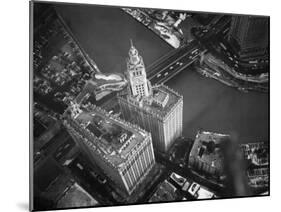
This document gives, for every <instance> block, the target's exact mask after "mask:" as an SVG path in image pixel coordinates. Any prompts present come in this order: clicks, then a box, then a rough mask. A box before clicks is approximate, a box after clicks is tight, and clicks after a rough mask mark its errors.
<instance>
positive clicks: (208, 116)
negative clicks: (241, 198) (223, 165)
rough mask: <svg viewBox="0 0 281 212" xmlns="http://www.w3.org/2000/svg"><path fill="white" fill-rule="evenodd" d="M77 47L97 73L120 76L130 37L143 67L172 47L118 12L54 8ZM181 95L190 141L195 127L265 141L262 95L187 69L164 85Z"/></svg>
mask: <svg viewBox="0 0 281 212" xmlns="http://www.w3.org/2000/svg"><path fill="white" fill-rule="evenodd" d="M56 9H57V11H58V12H59V13H60V14H61V15H62V17H63V18H64V19H65V21H66V23H67V24H68V25H69V27H70V28H71V30H72V32H73V33H74V35H75V36H76V38H77V39H78V40H79V42H80V44H81V45H82V47H83V48H84V49H85V51H86V52H87V53H88V54H89V56H90V57H91V58H93V60H94V61H95V62H96V63H97V65H98V66H99V68H100V70H101V71H102V72H107V73H110V72H122V71H124V70H125V69H126V62H125V58H126V57H127V53H128V49H129V46H130V42H129V39H133V41H134V44H135V46H136V47H137V49H138V50H139V52H140V54H141V55H142V56H143V59H144V62H145V64H146V65H148V64H150V63H152V62H153V61H154V60H156V59H157V58H159V57H160V56H162V55H164V54H166V53H167V52H169V51H170V50H172V47H170V46H169V45H168V44H166V43H165V42H164V41H163V40H162V39H160V38H159V37H158V36H156V35H155V34H154V33H153V32H152V31H150V30H148V29H147V28H146V27H144V26H143V25H141V24H140V23H138V22H137V21H136V20H134V19H133V18H131V17H130V16H129V15H127V14H125V13H124V12H123V11H121V10H120V9H118V8H108V7H106V8H104V7H97V6H85V5H75V6H71V5H59V6H56ZM167 85H168V86H170V87H171V88H173V89H174V90H177V91H178V92H179V93H181V94H183V96H184V135H185V136H188V137H194V135H195V133H196V131H197V130H198V129H199V128H202V129H205V130H210V131H215V132H221V133H234V134H236V135H237V136H238V137H239V138H240V139H239V140H240V141H241V142H243V143H245V142H251V141H259V140H268V137H269V129H268V128H269V124H268V119H269V113H268V109H269V108H268V98H269V96H268V94H264V93H255V92H249V93H242V92H240V91H237V90H236V89H233V88H230V87H228V86H225V85H223V84H222V83H220V82H218V81H215V80H212V79H207V78H204V77H202V76H201V75H199V74H198V73H196V72H195V71H194V70H192V68H190V69H186V70H184V71H183V72H181V73H180V74H178V75H177V76H176V77H174V78H173V79H172V80H170V81H169V82H168V83H167Z"/></svg>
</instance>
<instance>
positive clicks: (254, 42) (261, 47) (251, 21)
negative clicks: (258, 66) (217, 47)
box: [228, 16, 269, 60]
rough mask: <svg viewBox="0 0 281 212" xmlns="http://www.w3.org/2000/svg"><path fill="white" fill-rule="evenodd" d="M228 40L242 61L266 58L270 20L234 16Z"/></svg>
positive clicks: (257, 17)
mask: <svg viewBox="0 0 281 212" xmlns="http://www.w3.org/2000/svg"><path fill="white" fill-rule="evenodd" d="M228 38H229V41H230V43H231V45H232V46H233V48H234V50H235V51H237V53H238V56H239V57H240V58H241V59H242V60H244V59H245V60H255V59H259V58H266V57H267V56H268V47H269V40H268V39H269V18H268V17H260V16H233V17H232V22H231V27H230V31H229V37H228Z"/></svg>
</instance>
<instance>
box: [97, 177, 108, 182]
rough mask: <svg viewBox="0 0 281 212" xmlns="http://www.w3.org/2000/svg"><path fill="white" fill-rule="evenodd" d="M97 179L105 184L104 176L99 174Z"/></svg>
mask: <svg viewBox="0 0 281 212" xmlns="http://www.w3.org/2000/svg"><path fill="white" fill-rule="evenodd" d="M97 180H98V181H99V183H101V184H105V183H106V182H107V180H106V179H105V178H104V177H102V176H100V175H97Z"/></svg>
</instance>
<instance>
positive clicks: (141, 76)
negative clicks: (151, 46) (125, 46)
mask: <svg viewBox="0 0 281 212" xmlns="http://www.w3.org/2000/svg"><path fill="white" fill-rule="evenodd" d="M126 75H127V78H128V81H129V93H130V94H131V96H132V97H140V98H141V97H148V96H150V94H151V86H150V82H149V80H147V78H146V71H145V66H144V63H143V59H142V57H141V56H140V55H139V53H138V50H137V49H136V48H135V47H134V45H133V42H132V40H131V48H130V50H129V57H128V58H127V73H126Z"/></svg>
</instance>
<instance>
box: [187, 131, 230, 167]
mask: <svg viewBox="0 0 281 212" xmlns="http://www.w3.org/2000/svg"><path fill="white" fill-rule="evenodd" d="M227 139H229V135H226V134H219V133H213V132H206V131H199V132H198V133H197V135H196V138H195V141H194V144H193V147H192V149H191V152H190V159H192V160H190V162H192V161H193V160H197V161H200V162H202V163H204V164H206V165H209V167H211V168H215V169H216V170H218V171H220V172H221V171H222V170H223V152H222V150H221V147H222V144H223V142H226V141H227Z"/></svg>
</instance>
